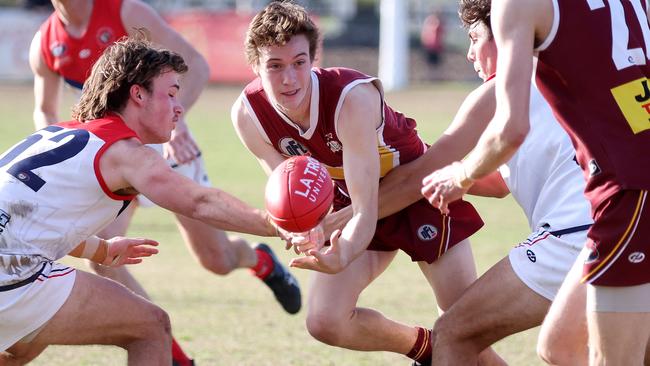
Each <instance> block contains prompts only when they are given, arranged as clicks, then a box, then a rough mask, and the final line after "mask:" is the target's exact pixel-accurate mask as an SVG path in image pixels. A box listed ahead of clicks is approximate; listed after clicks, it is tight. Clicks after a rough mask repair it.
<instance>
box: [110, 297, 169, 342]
mask: <svg viewBox="0 0 650 366" xmlns="http://www.w3.org/2000/svg"><path fill="white" fill-rule="evenodd" d="M142 313H143V314H146V315H144V316H142V318H141V319H140V321H139V322H138V325H137V329H135V330H134V332H133V336H132V337H130V338H129V340H128V341H127V342H126V344H124V345H122V346H123V347H124V348H126V349H129V348H130V347H131V346H132V345H133V344H138V343H141V342H143V341H144V342H147V343H150V342H154V343H161V344H163V343H166V342H171V321H170V319H169V315H168V314H167V312H165V310H163V309H161V308H160V307H158V306H156V305H154V304H150V306H148V308H147V309H145V311H143V312H142Z"/></svg>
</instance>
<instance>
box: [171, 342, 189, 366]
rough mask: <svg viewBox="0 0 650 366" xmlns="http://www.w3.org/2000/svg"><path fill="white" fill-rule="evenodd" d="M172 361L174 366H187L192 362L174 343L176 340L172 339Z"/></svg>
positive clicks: (176, 343)
mask: <svg viewBox="0 0 650 366" xmlns="http://www.w3.org/2000/svg"><path fill="white" fill-rule="evenodd" d="M172 359H173V360H174V362H175V364H176V365H179V366H189V365H191V364H192V363H191V362H192V360H191V359H190V358H189V357H187V355H186V354H185V352H183V349H182V348H181V346H180V345H179V344H178V342H176V339H174V338H172Z"/></svg>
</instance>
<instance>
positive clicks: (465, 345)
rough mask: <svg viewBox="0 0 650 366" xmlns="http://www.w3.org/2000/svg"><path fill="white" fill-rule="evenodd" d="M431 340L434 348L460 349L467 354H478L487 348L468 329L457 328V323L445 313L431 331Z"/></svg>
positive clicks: (476, 335) (477, 335)
mask: <svg viewBox="0 0 650 366" xmlns="http://www.w3.org/2000/svg"><path fill="white" fill-rule="evenodd" d="M431 337H432V338H431V339H432V341H433V342H432V344H433V347H434V348H438V349H441V348H442V349H444V348H446V347H454V348H459V347H461V348H462V349H464V350H465V351H467V352H474V353H476V354H479V353H480V352H481V351H482V350H483V349H485V348H486V347H488V346H489V344H484V343H485V342H484V341H483V340H482V338H481V337H480V334H476V333H474V332H473V330H472V329H471V328H469V327H461V326H458V321H457V320H456V319H453V317H451V316H448V314H447V313H445V314H443V315H442V316H440V317H439V318H438V319H437V320H436V322H435V324H434V325H433V330H432V331H431Z"/></svg>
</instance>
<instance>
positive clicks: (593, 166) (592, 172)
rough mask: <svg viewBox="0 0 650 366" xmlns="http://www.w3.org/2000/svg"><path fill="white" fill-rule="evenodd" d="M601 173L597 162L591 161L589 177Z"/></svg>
mask: <svg viewBox="0 0 650 366" xmlns="http://www.w3.org/2000/svg"><path fill="white" fill-rule="evenodd" d="M601 172H602V170H600V166H599V165H598V163H597V162H596V160H595V159H591V160H589V176H590V177H593V176H596V175H598V174H600V173H601Z"/></svg>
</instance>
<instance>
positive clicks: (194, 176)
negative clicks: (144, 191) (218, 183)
mask: <svg viewBox="0 0 650 366" xmlns="http://www.w3.org/2000/svg"><path fill="white" fill-rule="evenodd" d="M147 146H149V147H151V148H152V149H154V150H156V151H158V153H159V154H160V155H161V156H162V155H163V146H162V145H161V144H156V145H147ZM167 163H168V164H169V166H170V167H172V169H174V171H175V172H177V173H180V174H182V175H184V176H186V177H188V178H190V179H191V180H193V181H195V182H196V183H198V184H200V185H201V186H203V187H211V186H212V184H210V178H208V173H207V172H206V171H205V162H204V161H203V157H202V156H201V154H200V153H199V155H198V156H197V157H196V159H194V160H192V161H190V162H189V163H187V164H182V165H179V164H178V163H176V162H175V161H174V159H172V158H168V159H167ZM138 205H139V206H141V207H154V206H155V205H156V204H155V203H153V202H151V201H150V200H149V199H148V198H147V197H145V196H144V195H141V194H140V195H138Z"/></svg>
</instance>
